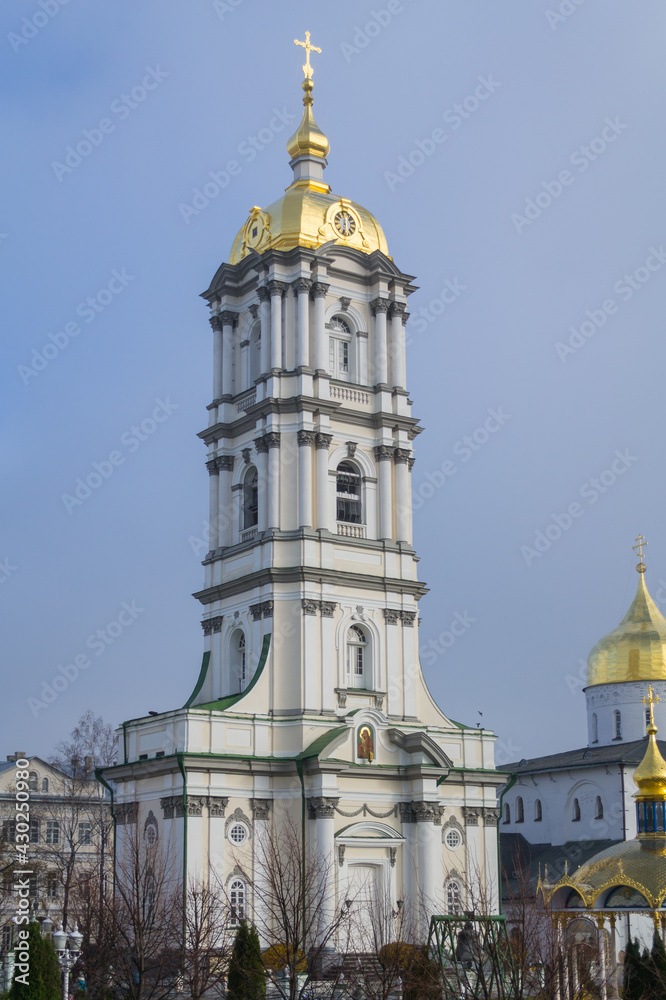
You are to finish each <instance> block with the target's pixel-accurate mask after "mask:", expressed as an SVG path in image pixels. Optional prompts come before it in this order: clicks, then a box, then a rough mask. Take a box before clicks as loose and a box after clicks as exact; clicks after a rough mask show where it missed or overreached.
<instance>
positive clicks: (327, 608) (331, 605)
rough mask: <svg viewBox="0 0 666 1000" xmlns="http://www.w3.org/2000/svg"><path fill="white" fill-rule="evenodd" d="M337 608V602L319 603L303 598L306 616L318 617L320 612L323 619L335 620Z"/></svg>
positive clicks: (302, 605)
mask: <svg viewBox="0 0 666 1000" xmlns="http://www.w3.org/2000/svg"><path fill="white" fill-rule="evenodd" d="M337 606H338V605H337V604H336V603H335V601H317V600H314V599H313V598H310V597H303V598H301V607H302V609H303V614H304V615H316V614H317V612H318V611H319V612H320V614H321V616H322V618H333V617H334V615H335V609H336V608H337Z"/></svg>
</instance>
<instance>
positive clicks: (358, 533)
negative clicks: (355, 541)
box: [337, 521, 366, 538]
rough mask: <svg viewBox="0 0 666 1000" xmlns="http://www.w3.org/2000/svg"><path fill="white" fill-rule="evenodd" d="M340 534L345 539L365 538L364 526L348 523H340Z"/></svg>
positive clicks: (338, 524)
mask: <svg viewBox="0 0 666 1000" xmlns="http://www.w3.org/2000/svg"><path fill="white" fill-rule="evenodd" d="M337 526H338V534H339V535H343V536H344V537H345V538H365V528H366V526H365V525H364V524H349V523H348V522H347V521H338V523H337Z"/></svg>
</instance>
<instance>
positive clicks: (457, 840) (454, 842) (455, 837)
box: [446, 830, 462, 851]
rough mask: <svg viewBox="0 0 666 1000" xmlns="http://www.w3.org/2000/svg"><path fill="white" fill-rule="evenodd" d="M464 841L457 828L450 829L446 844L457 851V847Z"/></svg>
mask: <svg viewBox="0 0 666 1000" xmlns="http://www.w3.org/2000/svg"><path fill="white" fill-rule="evenodd" d="M461 843H462V837H461V836H460V834H459V833H458V831H457V830H449V832H448V833H447V835H446V846H447V847H450V848H451V850H452V851H455V849H456V847H460V845H461Z"/></svg>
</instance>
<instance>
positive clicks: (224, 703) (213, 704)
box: [192, 632, 271, 712]
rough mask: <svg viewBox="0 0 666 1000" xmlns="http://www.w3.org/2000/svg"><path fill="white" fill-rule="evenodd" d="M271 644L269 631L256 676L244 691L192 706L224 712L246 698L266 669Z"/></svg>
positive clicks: (265, 637)
mask: <svg viewBox="0 0 666 1000" xmlns="http://www.w3.org/2000/svg"><path fill="white" fill-rule="evenodd" d="M270 645H271V633H270V632H269V633H268V635H265V636H264V643H263V646H262V647H261V656H260V657H259V663H258V664H257V669H256V670H255V672H254V677H253V678H252V680H251V681H250V683H249V684H248V686H247V687H246V688H245V690H244V691H241V692H240V694H231V695H228V696H227V697H226V698H218V699H217V701H207V702H204V703H203V705H193V706H192V708H203V709H205V710H206V711H208V712H224V710H225V709H226V708H231V706H232V705H235V704H236V703H237V702H239V701H240V700H241V698H244V697H245V696H246V695H247V694H249V693H250V691H251V690H252V688H253V687H254V686H255V684H256V683H257V681H258V680H259V678H260V677H261V675H262V673H263V671H264V667H265V666H266V661H267V660H268V650H269V649H270Z"/></svg>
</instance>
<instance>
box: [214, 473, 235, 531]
mask: <svg viewBox="0 0 666 1000" xmlns="http://www.w3.org/2000/svg"><path fill="white" fill-rule="evenodd" d="M217 466H218V469H219V470H220V489H219V498H218V507H217V523H218V527H217V533H218V540H217V544H218V546H222V548H224V547H225V546H227V545H231V532H232V527H233V523H234V508H233V503H232V499H231V473H232V471H233V467H234V458H233V455H220V457H219V458H218V460H217Z"/></svg>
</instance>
